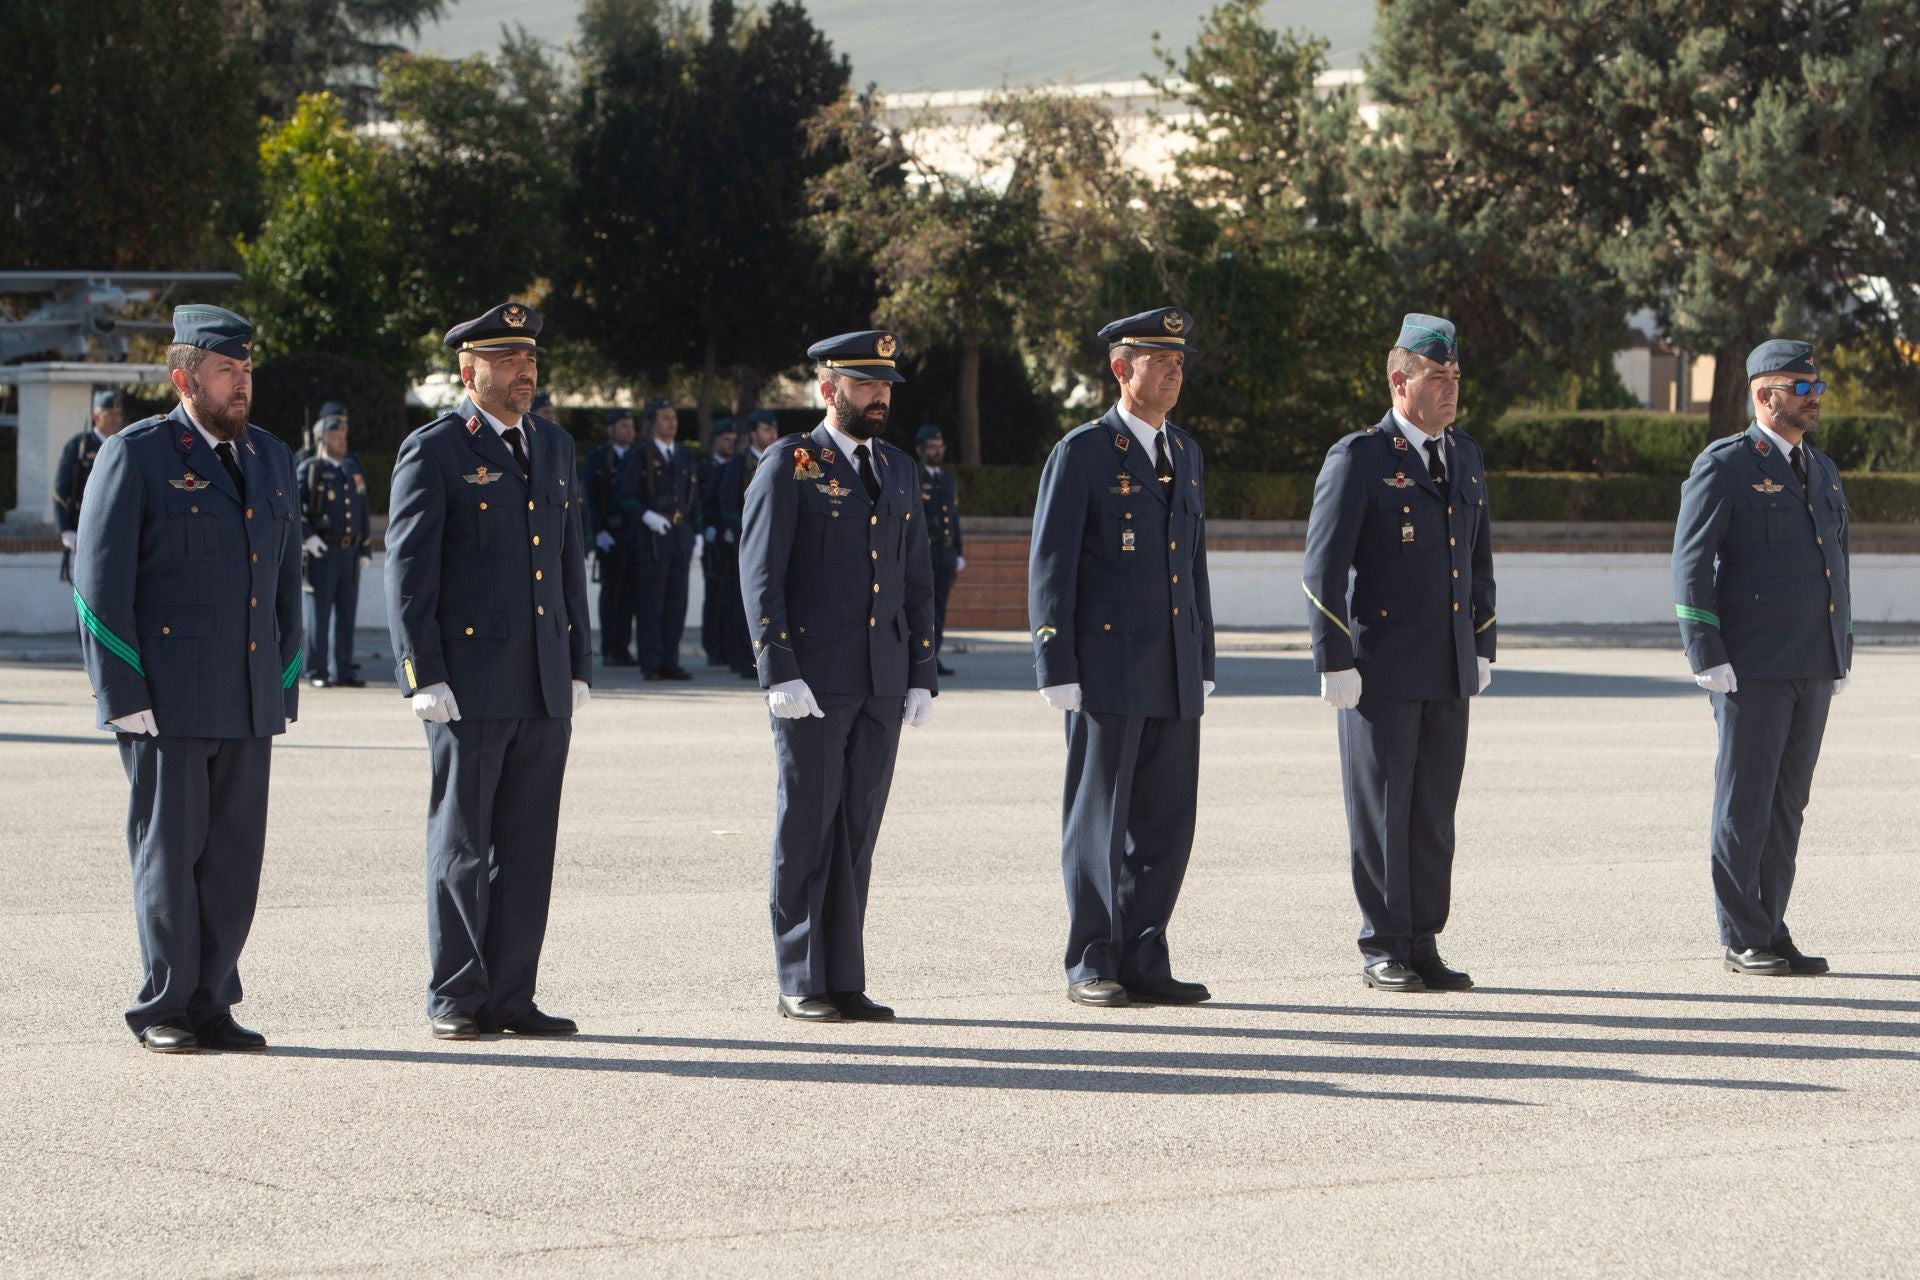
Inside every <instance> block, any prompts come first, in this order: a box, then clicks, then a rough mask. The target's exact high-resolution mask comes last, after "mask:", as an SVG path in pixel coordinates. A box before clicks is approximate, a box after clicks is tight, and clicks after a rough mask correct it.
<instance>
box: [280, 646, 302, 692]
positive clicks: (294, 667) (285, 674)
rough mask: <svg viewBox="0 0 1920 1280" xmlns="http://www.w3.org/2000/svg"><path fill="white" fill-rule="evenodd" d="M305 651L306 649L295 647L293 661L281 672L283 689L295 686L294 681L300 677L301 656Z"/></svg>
mask: <svg viewBox="0 0 1920 1280" xmlns="http://www.w3.org/2000/svg"><path fill="white" fill-rule="evenodd" d="M305 652H306V650H304V649H295V650H294V651H293V661H291V662H289V663H288V664H287V669H286V670H285V671H282V672H281V673H280V687H281V688H282V689H291V688H293V682H294V681H295V680H298V679H299V678H300V656H301V654H303V653H305Z"/></svg>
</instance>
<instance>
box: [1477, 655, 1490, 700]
mask: <svg viewBox="0 0 1920 1280" xmlns="http://www.w3.org/2000/svg"><path fill="white" fill-rule="evenodd" d="M1474 661H1476V662H1478V663H1479V664H1480V687H1479V688H1478V689H1475V690H1474V692H1475V693H1485V692H1486V691H1487V686H1488V685H1490V684H1492V683H1493V659H1492V658H1476V659H1474Z"/></svg>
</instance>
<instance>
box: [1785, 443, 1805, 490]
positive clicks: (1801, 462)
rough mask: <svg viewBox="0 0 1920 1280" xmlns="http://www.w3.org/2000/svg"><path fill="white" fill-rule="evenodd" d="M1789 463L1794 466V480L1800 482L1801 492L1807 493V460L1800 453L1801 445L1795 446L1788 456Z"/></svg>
mask: <svg viewBox="0 0 1920 1280" xmlns="http://www.w3.org/2000/svg"><path fill="white" fill-rule="evenodd" d="M1787 461H1788V462H1791V463H1792V464H1793V478H1794V479H1796V480H1798V481H1799V482H1800V492H1802V493H1805V492H1806V491H1807V460H1806V457H1805V456H1804V455H1803V454H1802V453H1801V452H1800V446H1799V445H1795V446H1793V449H1792V451H1791V452H1789V453H1788V454H1787Z"/></svg>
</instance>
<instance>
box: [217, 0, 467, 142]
mask: <svg viewBox="0 0 1920 1280" xmlns="http://www.w3.org/2000/svg"><path fill="white" fill-rule="evenodd" d="M451 3H453V0H236V2H235V3H229V4H226V5H222V6H220V7H221V8H222V9H223V10H224V12H225V13H226V20H227V23H228V29H229V30H230V31H231V32H232V34H233V36H234V38H236V39H237V40H240V41H243V42H245V43H247V44H249V45H251V46H252V47H253V49H254V51H255V54H256V56H257V59H258V63H259V67H260V72H261V74H260V77H259V79H258V81H257V82H256V84H257V88H258V92H259V98H258V104H257V111H258V114H260V115H263V116H266V117H268V118H269V119H273V120H285V119H287V118H288V117H289V116H291V115H292V114H293V113H294V111H295V110H296V109H297V108H298V105H299V101H300V99H301V98H302V97H304V96H306V95H308V94H314V93H330V94H332V95H333V96H334V97H335V98H336V99H338V100H339V102H340V103H341V109H342V110H343V111H344V112H345V114H346V116H347V118H348V119H349V120H351V121H353V122H354V123H355V124H361V123H365V121H366V120H367V119H368V117H369V114H370V112H371V109H372V107H373V106H374V103H375V101H376V99H377V97H378V88H377V80H376V75H375V72H376V69H377V68H378V67H379V65H380V64H381V63H382V62H383V61H385V60H386V59H388V58H390V57H393V56H395V55H397V54H400V53H403V52H405V50H404V49H403V48H402V47H401V46H400V45H398V44H395V43H394V42H393V38H394V37H397V36H399V35H402V34H405V35H409V36H418V35H419V34H420V28H421V27H422V26H424V25H425V24H427V23H429V22H433V21H435V20H437V19H439V18H440V17H441V16H443V15H444V14H445V13H446V11H447V8H448V7H449V5H450V4H451Z"/></svg>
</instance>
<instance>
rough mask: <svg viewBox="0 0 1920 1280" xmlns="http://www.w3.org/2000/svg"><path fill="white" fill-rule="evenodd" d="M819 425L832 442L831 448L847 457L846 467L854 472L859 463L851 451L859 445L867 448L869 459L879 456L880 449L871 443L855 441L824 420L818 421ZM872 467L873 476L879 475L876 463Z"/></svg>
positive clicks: (858, 467) (868, 441)
mask: <svg viewBox="0 0 1920 1280" xmlns="http://www.w3.org/2000/svg"><path fill="white" fill-rule="evenodd" d="M820 425H821V426H823V427H825V428H826V429H827V436H828V438H829V439H831V440H832V441H833V447H834V448H836V449H838V450H839V451H840V452H842V453H844V454H846V455H847V465H848V466H850V467H852V468H853V469H854V470H855V471H858V470H859V469H860V461H859V459H857V458H855V457H854V456H853V451H854V450H855V449H858V448H859V447H860V446H861V445H863V444H864V445H866V446H867V456H868V457H869V458H877V457H878V456H879V453H880V449H879V447H878V446H877V445H876V444H875V443H874V442H873V441H871V440H855V439H854V438H853V437H852V436H850V435H848V434H847V433H846V432H844V431H842V430H841V429H840V428H838V427H836V426H834V425H833V423H832V422H831V421H829V420H828V419H826V418H822V419H821V420H820ZM874 466H875V470H874V474H875V475H879V474H880V472H879V469H878V467H879V464H878V463H877V462H876V463H875V464H874Z"/></svg>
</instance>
